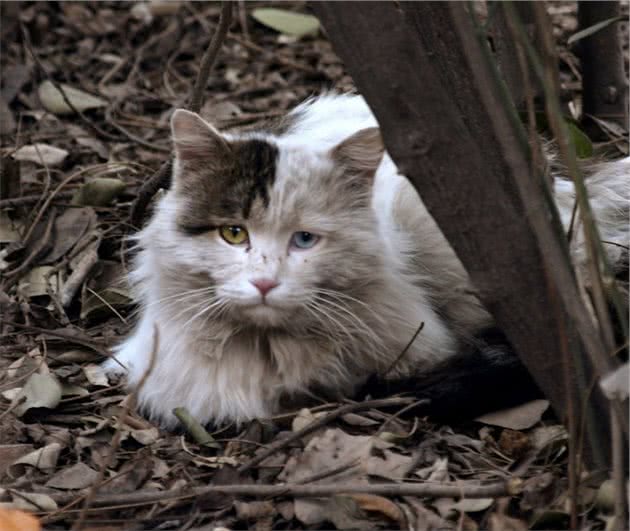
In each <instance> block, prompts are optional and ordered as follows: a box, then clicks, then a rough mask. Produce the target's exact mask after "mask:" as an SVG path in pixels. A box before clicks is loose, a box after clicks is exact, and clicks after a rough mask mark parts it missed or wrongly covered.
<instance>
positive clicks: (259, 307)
mask: <svg viewBox="0 0 630 531" xmlns="http://www.w3.org/2000/svg"><path fill="white" fill-rule="evenodd" d="M241 313H242V315H243V317H245V318H246V319H247V320H249V321H250V322H251V323H252V324H254V325H256V326H262V327H275V326H280V325H282V324H284V323H286V320H287V311H286V309H283V308H278V307H276V306H271V305H269V304H255V305H252V306H246V307H243V308H242V309H241Z"/></svg>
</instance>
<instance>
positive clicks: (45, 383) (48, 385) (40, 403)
mask: <svg viewBox="0 0 630 531" xmlns="http://www.w3.org/2000/svg"><path fill="white" fill-rule="evenodd" d="M23 397H24V401H23V402H22V403H21V404H20V405H18V406H17V407H16V408H15V409H14V412H15V414H16V415H17V416H18V417H21V416H23V415H24V414H25V413H26V412H27V411H28V410H29V409H33V408H38V407H45V408H48V409H54V408H56V407H57V405H58V404H59V401H60V400H61V385H60V384H59V382H58V381H57V378H55V377H54V376H52V375H50V374H38V373H33V374H31V376H30V377H29V379H28V380H27V381H26V384H25V385H24V387H22V390H21V391H20V392H19V393H18V395H17V396H16V398H15V399H16V400H18V401H19V400H22V398H23Z"/></svg>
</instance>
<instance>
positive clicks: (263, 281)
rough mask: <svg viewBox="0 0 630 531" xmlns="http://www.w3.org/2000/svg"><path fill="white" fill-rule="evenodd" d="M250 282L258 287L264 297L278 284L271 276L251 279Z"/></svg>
mask: <svg viewBox="0 0 630 531" xmlns="http://www.w3.org/2000/svg"><path fill="white" fill-rule="evenodd" d="M250 282H251V283H252V284H253V285H254V286H256V287H257V288H258V291H260V294H261V295H262V296H263V297H264V296H265V295H267V293H269V292H270V291H271V290H272V289H273V288H275V287H276V286H277V285H278V283H277V282H276V281H275V280H272V279H270V278H257V279H256V280H250Z"/></svg>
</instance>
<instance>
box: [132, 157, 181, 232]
mask: <svg viewBox="0 0 630 531" xmlns="http://www.w3.org/2000/svg"><path fill="white" fill-rule="evenodd" d="M172 169H173V160H172V159H169V160H167V161H166V162H164V163H163V164H162V166H160V169H159V170H158V171H156V172H155V173H154V174H153V175H152V176H151V178H150V179H149V180H148V181H146V182H145V183H144V184H143V185H142V186H141V187H140V190H138V196H137V197H136V200H135V201H134V202H133V205H131V213H130V214H129V223H130V224H131V225H133V226H134V227H136V228H140V226H141V225H142V218H143V217H144V213H145V211H146V209H147V206H149V203H150V202H151V199H153V196H154V195H155V194H156V193H157V191H158V190H159V189H160V188H168V187H169V184H170V182H171V171H172Z"/></svg>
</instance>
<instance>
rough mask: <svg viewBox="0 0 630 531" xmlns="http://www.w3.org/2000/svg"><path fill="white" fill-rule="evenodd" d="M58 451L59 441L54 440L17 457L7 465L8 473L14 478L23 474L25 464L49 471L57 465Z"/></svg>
mask: <svg viewBox="0 0 630 531" xmlns="http://www.w3.org/2000/svg"><path fill="white" fill-rule="evenodd" d="M60 452H61V445H60V444H59V443H56V442H54V443H50V444H47V445H46V446H44V447H42V448H39V449H38V450H35V451H34V452H31V453H28V454H26V455H25V456H23V457H20V458H19V459H17V460H16V461H15V462H14V463H13V464H12V465H10V466H9V468H8V472H9V475H10V476H11V477H14V478H15V477H18V476H21V475H23V474H24V467H25V465H26V466H33V467H35V468H38V469H39V470H42V471H43V472H48V471H51V470H53V469H54V468H55V467H56V466H57V459H59V453H60Z"/></svg>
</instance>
